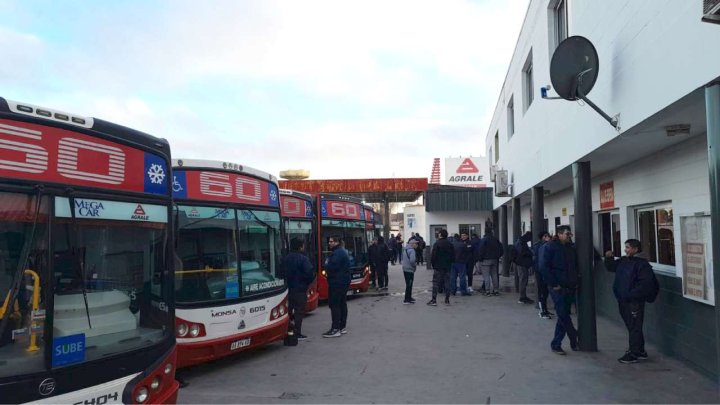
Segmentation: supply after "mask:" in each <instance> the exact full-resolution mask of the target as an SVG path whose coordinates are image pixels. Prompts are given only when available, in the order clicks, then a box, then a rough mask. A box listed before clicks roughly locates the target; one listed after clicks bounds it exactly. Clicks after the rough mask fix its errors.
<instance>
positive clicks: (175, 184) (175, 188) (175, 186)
mask: <svg viewBox="0 0 720 405" xmlns="http://www.w3.org/2000/svg"><path fill="white" fill-rule="evenodd" d="M173 191H174V192H176V193H179V192H181V191H183V188H182V185H180V183H179V182H178V181H177V177H176V176H173Z"/></svg>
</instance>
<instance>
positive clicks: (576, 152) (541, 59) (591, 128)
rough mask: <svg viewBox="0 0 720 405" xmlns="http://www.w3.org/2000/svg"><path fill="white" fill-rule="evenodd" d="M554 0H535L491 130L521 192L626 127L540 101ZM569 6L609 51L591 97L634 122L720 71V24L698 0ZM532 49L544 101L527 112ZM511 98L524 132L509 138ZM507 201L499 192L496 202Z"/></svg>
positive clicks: (575, 31)
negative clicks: (525, 81) (704, 14)
mask: <svg viewBox="0 0 720 405" xmlns="http://www.w3.org/2000/svg"><path fill="white" fill-rule="evenodd" d="M548 4H549V2H548V0H531V3H530V7H529V9H528V14H527V16H526V19H525V23H524V25H523V28H522V31H521V34H520V38H519V40H518V44H517V48H516V50H515V54H514V56H513V58H512V62H511V65H510V68H509V70H508V75H507V78H506V81H505V84H504V86H503V89H502V92H501V94H500V96H499V99H498V103H497V106H496V109H495V113H494V116H493V119H492V123H491V125H490V127H489V130H488V133H487V137H486V148H485V150H486V151H489V149H490V148H491V146H492V145H493V143H494V137H495V133H496V132H497V131H499V134H500V136H499V138H500V159H499V161H498V164H499V165H500V166H501V167H503V168H505V169H508V170H509V171H510V173H512V176H513V179H512V182H513V183H514V190H513V191H514V194H515V195H519V194H521V193H523V192H524V191H526V190H528V189H529V188H530V187H532V186H534V185H536V184H538V183H540V182H541V181H543V180H544V179H546V178H548V177H550V176H551V175H553V174H555V173H556V172H558V171H560V170H562V169H563V168H565V167H567V166H568V165H570V164H571V163H573V162H575V161H577V160H578V159H580V158H582V157H583V156H585V155H587V154H588V153H590V152H591V151H593V150H595V149H597V148H598V147H600V146H601V145H603V144H605V143H606V142H608V141H610V140H611V139H613V138H615V137H617V136H619V135H620V134H618V133H617V132H616V131H615V130H614V129H613V128H612V127H611V126H610V125H609V124H608V123H607V122H606V121H605V120H603V119H602V118H601V117H600V116H599V115H598V114H597V113H596V112H594V111H593V110H592V109H590V108H589V107H587V106H584V107H583V106H581V105H579V103H573V102H568V101H564V100H555V101H549V100H542V99H540V97H539V88H540V86H542V85H545V84H549V83H550V77H549V61H550V56H551V53H552V51H553V50H554V49H552V50H551V49H550V47H549V45H548V42H549V35H548V27H549V23H550V18H549V14H548ZM569 5H570V9H569V17H568V20H569V35H570V36H572V35H582V36H585V37H586V38H588V39H590V41H591V42H593V44H594V45H595V47H596V49H597V51H598V54H599V58H600V69H599V77H598V80H597V83H596V85H595V87H594V89H593V90H592V92H591V94H590V98H591V99H592V100H593V101H594V102H595V103H596V104H597V105H599V106H600V107H601V108H602V109H603V110H605V111H606V112H607V113H608V114H610V115H614V114H615V113H618V112H620V113H621V118H620V124H621V126H622V128H624V129H625V130H627V129H630V128H632V127H633V126H635V125H637V124H638V123H640V122H642V121H644V120H645V119H647V118H649V117H650V116H651V115H653V114H654V113H656V112H658V111H660V110H662V109H663V108H665V107H666V106H668V105H670V104H672V103H673V102H674V101H677V100H678V99H680V98H682V97H683V96H685V95H687V94H688V93H690V92H692V91H693V90H695V89H697V88H699V87H701V86H703V85H705V84H706V83H708V82H709V81H711V80H713V79H714V78H716V77H718V76H720V52H717V44H718V43H720V30H718V28H717V26H716V25H712V24H706V23H701V22H700V17H701V15H700V14H701V4H700V3H699V2H697V1H689V0H668V1H638V0H602V1H598V0H572V1H569ZM531 49H532V54H533V66H534V84H535V86H534V87H535V99H534V101H533V103H532V105H531V106H530V108H529V109H528V110H527V112H523V86H522V68H523V65H524V63H525V61H526V58H527V55H528V53H529V52H530V50H531ZM511 96H514V104H515V134H514V135H513V136H512V138H510V139H508V134H507V116H506V114H507V103H508V101H509V100H510V97H511ZM621 134H622V133H621ZM488 156H489V157H490V159H491V160H492V159H493V157H492V156H491V155H488ZM506 201H507V199H497V198H496V199H495V204H494V205H495V206H496V207H497V206H499V205H500V204H503V203H505V202H506ZM551 223H552V222H551Z"/></svg>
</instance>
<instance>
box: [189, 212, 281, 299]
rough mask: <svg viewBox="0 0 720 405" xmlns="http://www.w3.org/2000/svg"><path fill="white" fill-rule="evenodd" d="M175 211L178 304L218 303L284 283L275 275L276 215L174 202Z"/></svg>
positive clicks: (277, 231) (278, 219)
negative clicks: (176, 225) (176, 204)
mask: <svg viewBox="0 0 720 405" xmlns="http://www.w3.org/2000/svg"><path fill="white" fill-rule="evenodd" d="M176 215H177V223H178V232H177V238H178V240H177V252H176V254H177V255H178V259H179V260H178V261H179V263H178V264H179V266H178V269H176V271H175V299H176V302H178V303H198V302H222V301H225V300H231V299H237V298H240V297H242V296H248V295H252V294H256V293H261V292H265V291H268V290H272V289H276V288H279V287H284V286H285V282H284V280H282V279H281V278H276V271H277V267H278V264H279V260H280V259H279V258H280V246H281V244H280V216H279V214H278V213H276V212H268V211H254V210H235V209H230V208H213V207H196V206H178V207H177V211H176ZM180 264H181V265H180ZM238 264H239V266H238Z"/></svg>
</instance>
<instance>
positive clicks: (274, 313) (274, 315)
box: [270, 308, 278, 319]
mask: <svg viewBox="0 0 720 405" xmlns="http://www.w3.org/2000/svg"><path fill="white" fill-rule="evenodd" d="M270 314H271V315H272V317H273V319H274V318H277V317H278V310H277V308H273V310H272V312H271V313H270Z"/></svg>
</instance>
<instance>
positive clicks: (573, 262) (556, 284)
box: [540, 225, 579, 355]
mask: <svg viewBox="0 0 720 405" xmlns="http://www.w3.org/2000/svg"><path fill="white" fill-rule="evenodd" d="M556 235H557V240H553V241H551V242H548V243H547V244H546V245H545V246H544V247H543V253H542V260H541V262H540V272H541V273H542V277H543V279H544V280H545V282H546V283H547V285H548V287H550V297H552V300H553V302H554V303H555V312H556V313H557V318H558V319H557V324H556V325H555V336H554V337H553V340H552V342H551V343H550V350H552V352H553V353H556V354H563V355H564V354H566V353H565V351H564V350H563V349H562V341H563V339H564V338H565V335H566V334H567V336H568V339H570V348H571V349H572V350H575V351H576V350H579V348H578V343H577V330H576V329H575V326H574V325H573V322H572V318H570V305H572V303H573V302H574V301H575V290H576V289H577V285H578V270H577V253H576V252H575V248H574V247H573V246H572V232H570V227H569V226H567V225H561V226H559V227H557V231H556Z"/></svg>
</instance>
